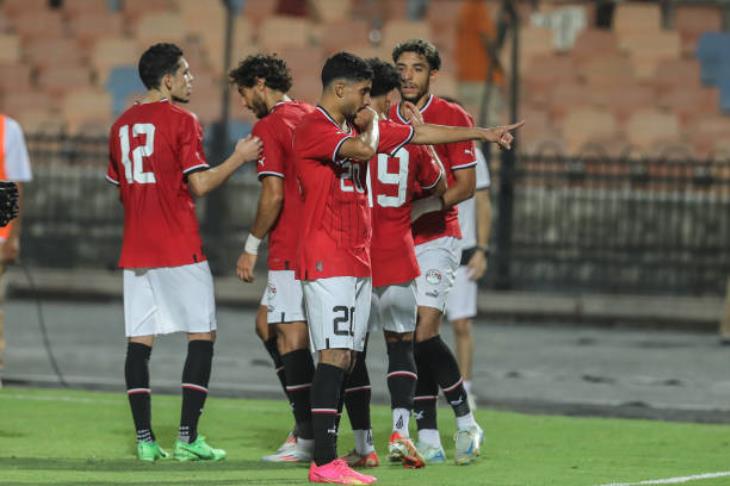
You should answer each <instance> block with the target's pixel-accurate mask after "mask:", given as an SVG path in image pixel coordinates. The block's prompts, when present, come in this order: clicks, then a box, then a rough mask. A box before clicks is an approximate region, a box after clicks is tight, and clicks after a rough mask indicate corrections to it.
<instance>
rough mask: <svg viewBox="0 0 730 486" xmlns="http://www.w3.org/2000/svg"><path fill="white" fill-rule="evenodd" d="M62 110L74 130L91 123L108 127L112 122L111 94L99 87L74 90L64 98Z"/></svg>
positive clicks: (70, 127)
mask: <svg viewBox="0 0 730 486" xmlns="http://www.w3.org/2000/svg"><path fill="white" fill-rule="evenodd" d="M61 112H62V113H63V116H64V118H65V119H66V120H67V122H68V125H69V129H70V130H71V131H72V132H78V131H79V130H80V129H81V128H82V127H83V126H84V125H86V124H89V123H95V124H103V125H105V126H106V127H108V126H109V125H111V122H112V99H111V95H110V94H109V93H107V92H105V91H102V90H99V89H82V90H78V91H72V92H70V93H68V94H67V95H66V96H65V97H64V98H63V101H62V104H61Z"/></svg>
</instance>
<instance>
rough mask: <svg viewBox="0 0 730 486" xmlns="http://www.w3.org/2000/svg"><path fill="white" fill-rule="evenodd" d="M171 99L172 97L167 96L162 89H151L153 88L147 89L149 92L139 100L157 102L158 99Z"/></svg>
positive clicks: (141, 101)
mask: <svg viewBox="0 0 730 486" xmlns="http://www.w3.org/2000/svg"><path fill="white" fill-rule="evenodd" d="M169 99H170V97H169V96H167V95H166V94H165V93H163V92H162V91H160V90H158V89H151V90H149V91H147V94H146V95H145V97H144V98H142V99H141V100H139V102H140V103H142V104H144V103H156V102H158V101H162V100H169Z"/></svg>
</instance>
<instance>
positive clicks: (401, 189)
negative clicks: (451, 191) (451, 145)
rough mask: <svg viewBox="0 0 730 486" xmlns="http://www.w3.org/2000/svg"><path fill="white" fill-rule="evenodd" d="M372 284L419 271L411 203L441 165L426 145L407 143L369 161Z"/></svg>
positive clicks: (408, 276)
mask: <svg viewBox="0 0 730 486" xmlns="http://www.w3.org/2000/svg"><path fill="white" fill-rule="evenodd" d="M369 172H370V173H369V175H370V190H371V195H372V196H371V198H372V203H373V204H372V206H373V209H372V222H373V241H372V244H371V245H370V253H371V258H372V265H373V287H382V286H385V285H396V284H401V283H406V282H410V281H411V280H413V279H414V278H416V277H417V276H418V275H419V274H420V270H419V267H418V261H417V260H416V249H415V246H414V242H413V235H412V233H411V206H412V201H413V196H414V195H415V194H416V192H417V191H420V190H423V189H426V190H428V189H432V188H433V187H434V186H436V184H437V183H438V181H439V180H440V179H441V167H440V166H439V164H438V162H436V161H435V160H434V159H433V157H431V154H430V152H429V151H428V149H427V148H426V147H423V146H418V145H406V146H405V147H403V148H401V149H399V150H398V151H397V152H395V153H394V154H393V155H387V154H378V155H377V156H375V157H373V159H372V160H371V161H370V171H369Z"/></svg>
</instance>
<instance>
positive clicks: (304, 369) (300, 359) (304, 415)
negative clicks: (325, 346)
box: [281, 349, 314, 439]
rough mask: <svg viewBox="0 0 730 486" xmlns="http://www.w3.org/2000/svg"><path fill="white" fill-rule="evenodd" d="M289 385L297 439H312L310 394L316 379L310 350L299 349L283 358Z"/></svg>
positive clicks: (288, 391)
mask: <svg viewBox="0 0 730 486" xmlns="http://www.w3.org/2000/svg"><path fill="white" fill-rule="evenodd" d="M281 361H282V362H283V363H284V370H285V371H286V382H287V383H289V385H288V386H287V387H286V388H287V394H288V396H289V400H290V401H291V403H292V409H293V410H294V419H295V420H296V422H297V437H300V438H302V439H312V437H313V435H312V434H313V432H312V404H311V401H310V394H311V388H312V379H313V378H314V361H312V355H311V354H310V352H309V349H297V350H296V351H292V352H290V353H286V354H285V355H283V356H282V357H281Z"/></svg>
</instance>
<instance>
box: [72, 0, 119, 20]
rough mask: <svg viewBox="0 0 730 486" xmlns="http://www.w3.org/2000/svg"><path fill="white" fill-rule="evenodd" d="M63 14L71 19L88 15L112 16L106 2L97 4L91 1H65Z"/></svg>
mask: <svg viewBox="0 0 730 486" xmlns="http://www.w3.org/2000/svg"><path fill="white" fill-rule="evenodd" d="M61 7H62V8H63V12H64V13H65V14H66V15H68V16H69V18H70V17H75V16H77V15H86V14H94V15H100V14H102V15H103V14H111V13H113V12H111V11H110V10H109V6H108V5H107V2H106V1H102V2H96V1H91V2H90V1H89V0H63V4H62V5H61Z"/></svg>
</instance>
